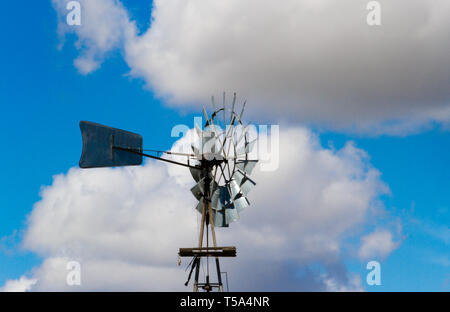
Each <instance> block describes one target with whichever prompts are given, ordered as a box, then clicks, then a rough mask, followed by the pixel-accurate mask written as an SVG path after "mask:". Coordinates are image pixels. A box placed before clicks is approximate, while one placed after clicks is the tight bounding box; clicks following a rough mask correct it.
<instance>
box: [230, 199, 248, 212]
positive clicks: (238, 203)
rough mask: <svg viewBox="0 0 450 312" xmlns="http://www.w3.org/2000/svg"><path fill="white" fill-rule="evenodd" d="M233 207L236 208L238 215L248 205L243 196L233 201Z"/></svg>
mask: <svg viewBox="0 0 450 312" xmlns="http://www.w3.org/2000/svg"><path fill="white" fill-rule="evenodd" d="M233 202H234V207H236V210H237V212H238V213H240V212H241V211H242V210H244V208H247V207H248V206H250V203H249V202H248V200H247V198H246V197H245V196H240V197H238V198H236V199H234V201H233Z"/></svg>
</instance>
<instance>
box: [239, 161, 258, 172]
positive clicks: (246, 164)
mask: <svg viewBox="0 0 450 312" xmlns="http://www.w3.org/2000/svg"><path fill="white" fill-rule="evenodd" d="M257 162H258V161H257V160H241V161H238V162H236V167H238V168H239V169H241V170H242V171H244V172H245V173H246V174H248V175H251V174H252V171H253V169H255V166H256V163H257Z"/></svg>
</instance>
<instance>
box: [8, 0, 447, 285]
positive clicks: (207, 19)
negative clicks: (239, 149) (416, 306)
mask: <svg viewBox="0 0 450 312" xmlns="http://www.w3.org/2000/svg"><path fill="white" fill-rule="evenodd" d="M67 2H68V1H64V0H53V1H39V2H37V1H34V2H33V3H30V4H27V6H26V7H25V6H23V4H22V3H20V2H17V1H15V2H14V1H12V2H8V4H6V5H4V8H3V9H2V10H1V11H0V16H1V18H0V23H1V25H0V26H1V29H2V38H3V41H4V48H3V49H1V50H0V59H1V60H2V75H0V102H1V103H2V114H0V121H1V122H0V129H1V131H0V136H1V141H2V142H3V149H2V151H3V152H2V153H1V154H0V160H1V163H3V164H4V166H3V175H2V176H3V177H4V179H3V180H2V181H1V182H0V195H1V198H2V204H1V206H0V289H2V290H36V291H40V290H69V291H73V290H75V291H76V290H180V289H181V290H185V288H184V286H183V285H182V284H183V283H184V279H185V277H186V276H185V275H186V274H185V272H184V267H177V266H176V250H177V248H178V247H180V246H181V245H183V244H191V243H192V242H193V240H194V237H195V236H196V234H195V233H196V232H195V231H196V221H195V220H196V219H197V218H198V216H197V215H196V214H195V211H194V209H193V207H194V200H193V198H191V197H192V196H191V194H189V189H190V187H192V185H193V181H191V180H190V176H189V173H188V172H186V171H187V170H184V171H183V170H182V169H174V168H170V167H167V166H166V165H164V164H160V163H156V162H154V161H147V162H146V163H145V164H144V165H143V166H141V167H134V168H127V169H99V170H97V169H95V170H91V171H86V170H82V169H79V168H77V166H78V160H79V157H80V154H81V147H82V146H81V135H80V131H79V126H78V124H79V121H80V120H90V121H95V122H98V123H102V124H107V125H110V126H113V127H117V128H121V129H127V130H129V131H133V132H136V133H140V134H142V135H143V136H144V146H145V147H146V148H155V149H161V150H169V149H171V148H172V147H173V145H174V144H181V143H182V141H177V138H173V137H171V136H170V133H171V130H172V128H173V127H174V126H175V125H179V124H185V125H187V126H189V127H190V128H192V127H193V126H194V117H196V116H200V115H201V111H200V109H201V107H202V105H203V104H205V105H207V104H208V101H209V98H210V96H211V95H216V96H220V95H221V93H222V91H226V92H227V93H232V92H234V91H236V92H237V93H238V98H239V99H244V98H245V99H247V108H246V118H247V121H248V122H252V123H255V124H276V125H279V127H280V140H279V153H280V167H279V169H278V170H275V171H274V172H257V173H256V175H255V180H256V181H257V183H258V185H257V187H256V188H255V190H254V191H252V192H254V193H251V194H250V198H249V200H250V201H251V203H252V207H251V210H250V209H249V211H248V212H245V214H243V215H242V216H241V220H240V221H239V222H238V223H236V225H234V224H233V226H232V227H230V228H229V229H226V230H223V231H219V233H218V237H219V239H222V240H223V242H227V243H230V244H236V245H237V247H238V254H239V256H238V257H237V258H236V259H234V260H233V261H225V263H224V267H225V268H226V269H227V270H228V272H229V273H228V274H229V276H230V289H232V290H328V291H336V290H364V291H449V289H450V286H449V285H450V284H449V283H450V269H449V254H450V248H449V243H450V229H449V224H450V214H449V206H450V200H449V196H448V190H449V187H450V183H449V180H450V179H449V178H450V169H449V167H448V160H449V159H450V132H449V121H450V105H449V99H450V93H449V91H448V90H449V88H448V85H449V82H450V75H449V73H450V57H449V56H448V48H449V47H450V39H449V38H448V27H450V25H449V24H450V22H449V21H448V18H446V17H448V14H446V13H450V5H449V4H448V3H447V2H446V1H434V2H432V3H431V2H427V1H407V2H405V1H397V2H396V4H393V3H391V2H389V1H379V2H380V3H381V9H382V10H381V12H382V15H381V16H382V25H380V26H372V27H371V26H368V25H367V24H366V15H367V13H368V11H367V9H366V3H367V2H368V1H367V2H366V1H355V0H353V1H352V0H346V1H341V2H339V3H340V4H337V3H335V2H334V1H330V0H321V1H309V0H304V1H285V2H283V4H279V2H277V1H266V2H265V3H264V5H261V3H260V2H258V1H253V0H248V1H245V2H241V1H229V2H227V3H222V2H221V1H208V2H206V1H176V0H170V1H155V2H154V3H152V2H151V1H137V0H127V1H125V0H122V1H112V0H96V1H93V0H89V1H80V3H81V7H82V10H81V18H82V20H81V21H82V25H81V26H68V25H67V24H66V22H65V18H66V15H67V13H68V12H69V11H68V10H67V9H66V8H65V6H66V4H67ZM406 3H407V5H406ZM402 4H404V5H406V6H407V7H408V8H409V10H408V12H409V13H410V14H409V15H408V16H405V14H404V10H405V8H404V7H405V6H404V5H402ZM168 195H169V196H168ZM162 198H164V199H162ZM186 206H188V207H186ZM161 207H168V209H162V208H161ZM174 216H176V220H177V222H178V223H177V224H176V226H174V227H173V228H172V227H170V228H171V229H168V225H167V224H168V223H169V222H173V219H174V218H173V217H174ZM169 230H171V231H169ZM187 233H192V237H191V236H190V235H188V234H187ZM262 250H268V251H269V255H270V256H264V255H262ZM70 260H77V261H79V262H80V263H81V267H82V271H81V272H82V281H83V282H82V285H80V286H79V287H78V288H77V287H75V288H73V287H70V286H68V285H66V284H65V275H66V274H67V269H66V267H65V265H66V263H67V262H68V261H70ZM370 260H376V261H378V262H379V263H380V265H381V281H382V284H381V285H372V286H371V285H368V284H367V283H366V276H367V274H368V272H369V271H368V270H367V268H366V265H367V263H368V261H370ZM161 279H163V280H164V282H163V283H157V282H156V281H160V280H161ZM149 281H150V282H149ZM154 281H155V282H154Z"/></svg>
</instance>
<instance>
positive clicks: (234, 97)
mask: <svg viewBox="0 0 450 312" xmlns="http://www.w3.org/2000/svg"><path fill="white" fill-rule="evenodd" d="M235 104H236V92H235V93H234V95H233V103H232V104H231V116H230V125H231V124H232V122H231V121H232V120H233V119H234V105H235Z"/></svg>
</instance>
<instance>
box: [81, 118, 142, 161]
mask: <svg viewBox="0 0 450 312" xmlns="http://www.w3.org/2000/svg"><path fill="white" fill-rule="evenodd" d="M80 129H81V136H82V137H83V152H82V154H81V159H80V164H79V165H80V168H98V167H115V166H137V165H140V164H142V136H141V135H139V134H136V133H132V132H128V131H124V130H120V129H116V128H111V127H108V126H103V125H100V124H97V123H93V122H89V121H81V122H80Z"/></svg>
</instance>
